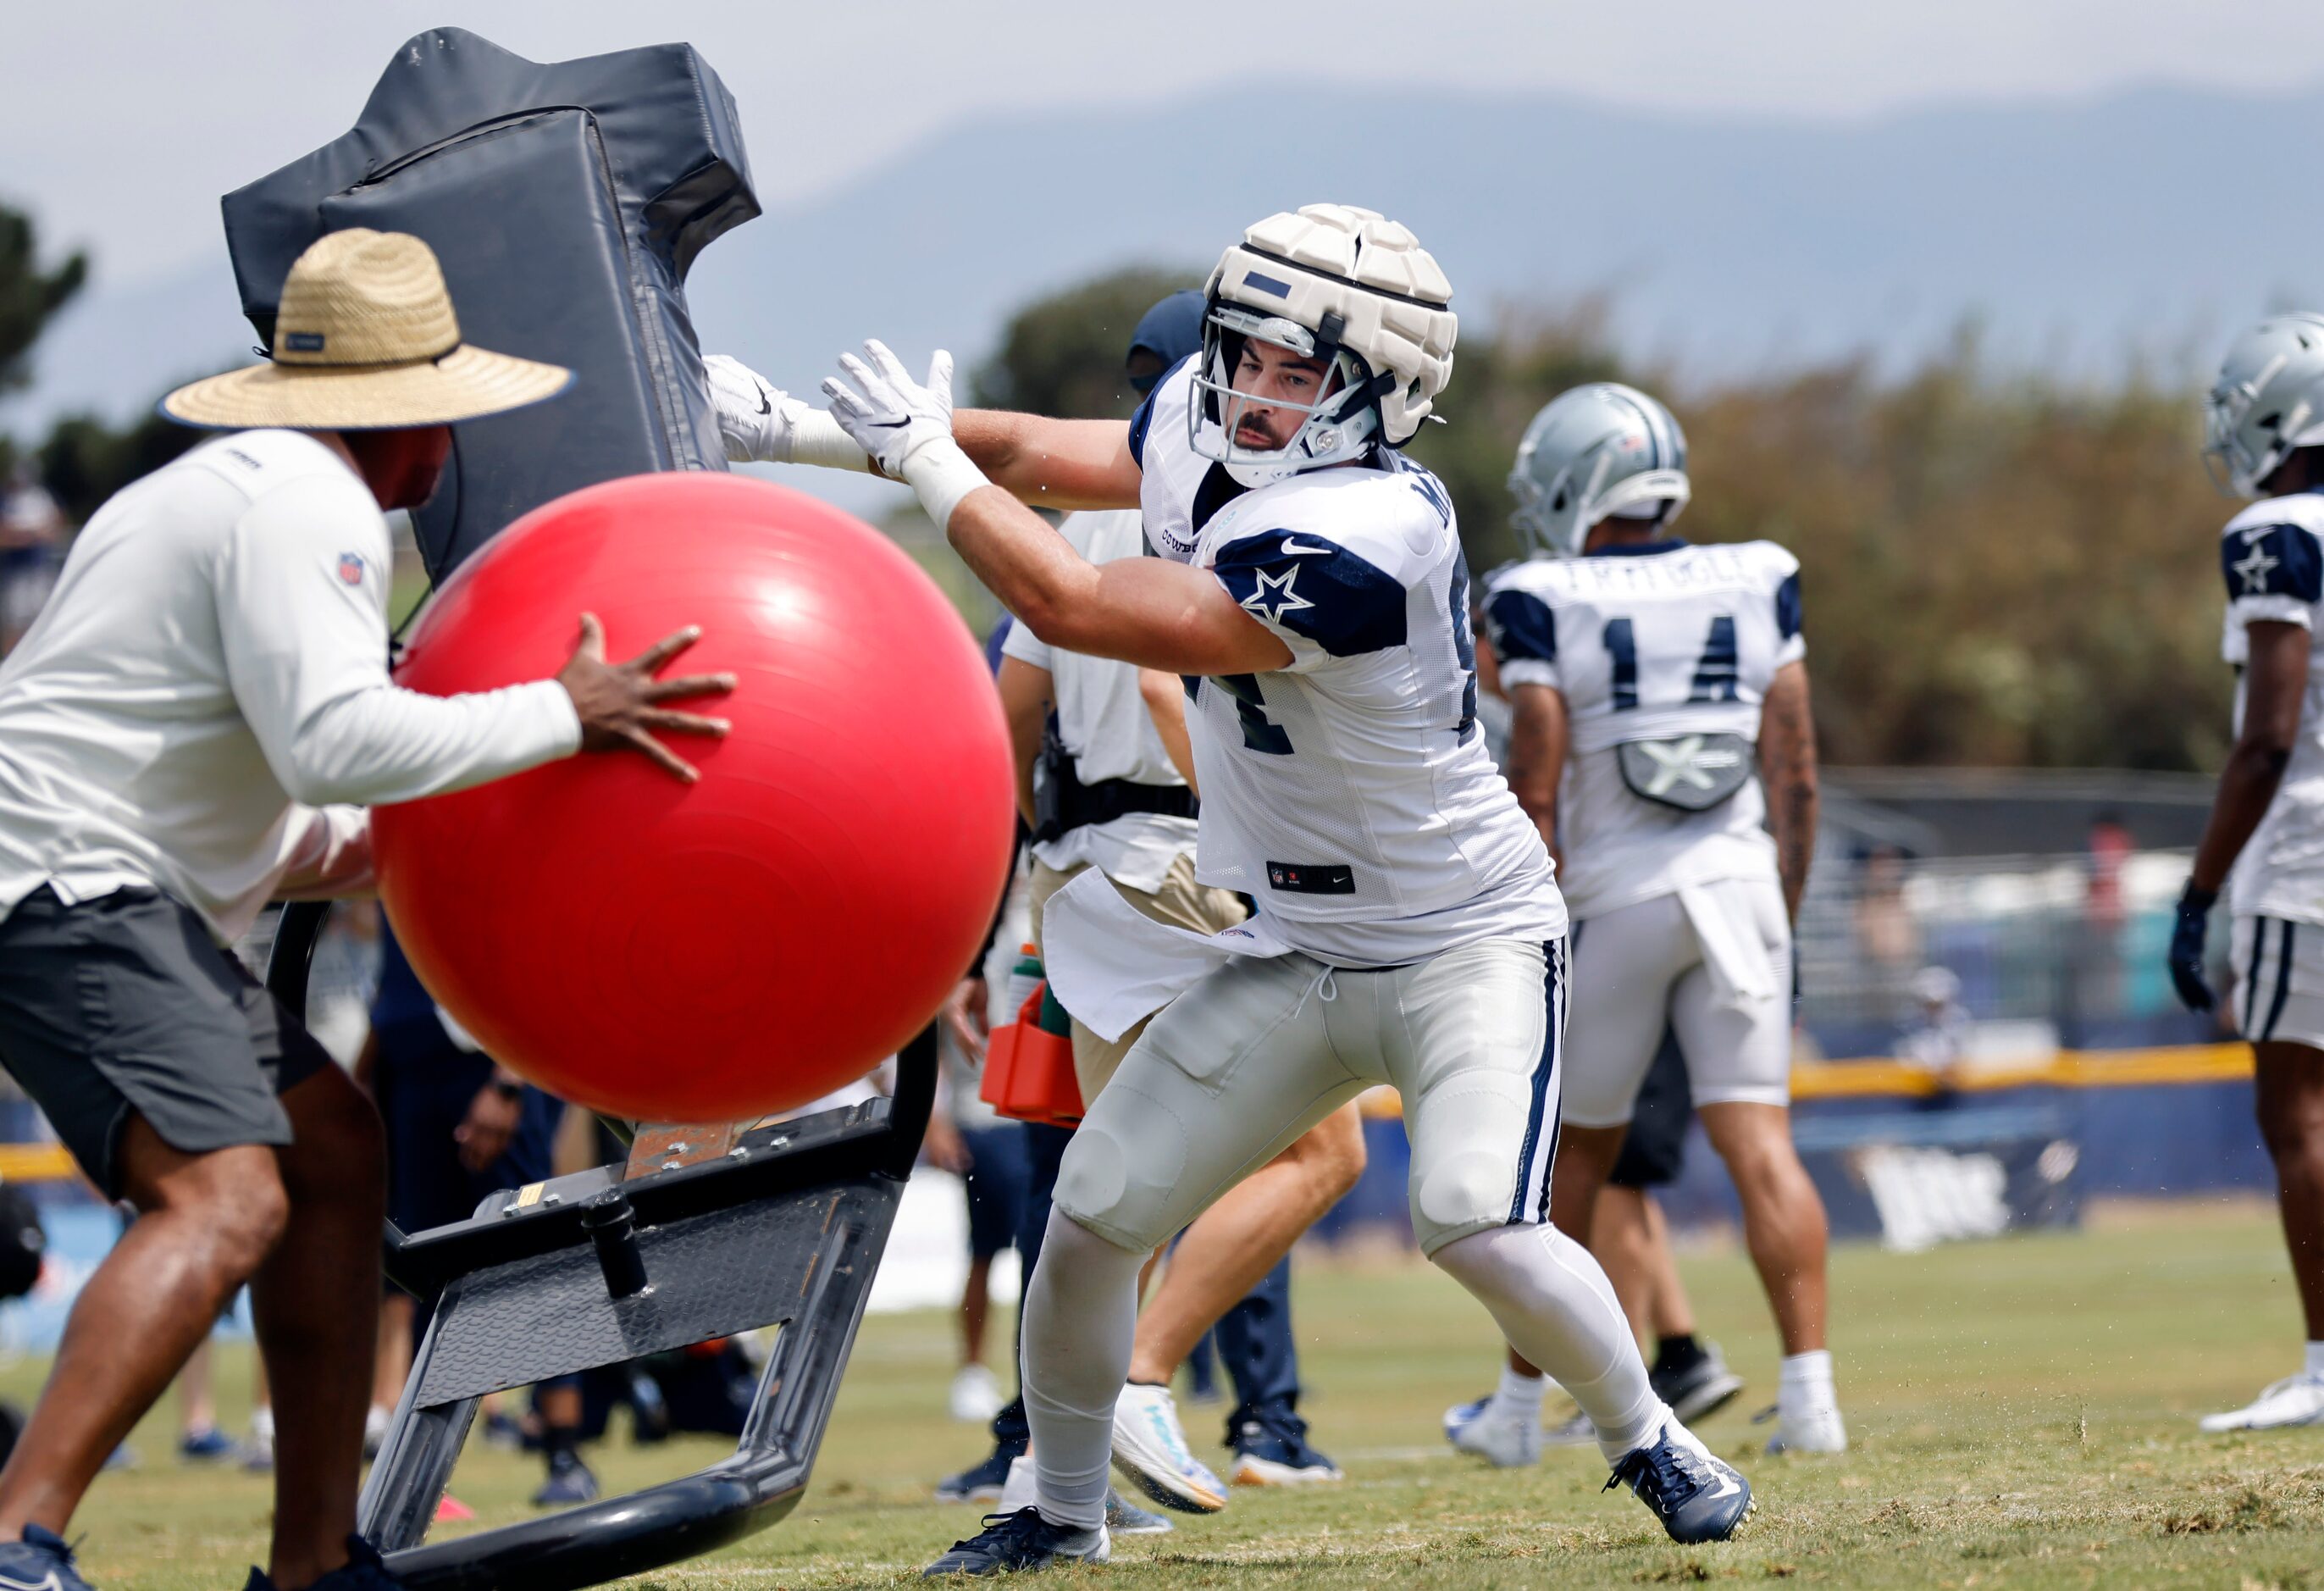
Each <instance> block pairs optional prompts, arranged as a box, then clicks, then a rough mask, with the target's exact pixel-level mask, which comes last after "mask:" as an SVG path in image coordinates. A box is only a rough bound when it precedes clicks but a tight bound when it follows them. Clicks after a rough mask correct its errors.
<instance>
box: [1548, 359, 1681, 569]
mask: <svg viewBox="0 0 2324 1591" xmlns="http://www.w3.org/2000/svg"><path fill="white" fill-rule="evenodd" d="M1509 492H1510V495H1513V496H1515V497H1516V498H1517V510H1516V512H1515V513H1511V514H1510V515H1509V519H1510V523H1514V524H1515V525H1516V526H1517V530H1518V532H1520V533H1521V534H1522V535H1523V536H1524V537H1525V539H1526V541H1527V542H1529V543H1530V544H1531V547H1532V550H1533V553H1534V555H1535V556H1542V555H1546V556H1548V557H1551V558H1575V557H1579V556H1580V555H1581V552H1582V541H1584V540H1585V539H1586V538H1587V537H1588V536H1589V534H1590V527H1591V526H1592V525H1594V524H1596V523H1598V522H1599V521H1600V520H1601V519H1605V518H1608V517H1609V516H1610V515H1614V514H1623V515H1627V516H1631V517H1643V518H1651V519H1653V520H1654V521H1655V523H1658V524H1668V523H1670V522H1671V521H1672V520H1674V519H1676V518H1677V517H1678V513H1679V510H1680V509H1682V508H1684V507H1685V506H1686V500H1687V498H1688V497H1689V496H1690V495H1692V488H1691V487H1690V486H1688V485H1687V479H1686V433H1685V432H1684V431H1682V430H1679V427H1678V421H1677V420H1675V419H1674V418H1673V416H1672V414H1671V412H1670V411H1669V410H1667V409H1665V408H1664V407H1663V406H1662V405H1661V404H1660V403H1658V402H1655V400H1654V399H1652V398H1650V397H1648V396H1646V393H1642V392H1640V391H1638V389H1637V388H1636V387H1627V386H1624V385H1622V384H1620V383H1619V382H1611V381H1602V382H1596V383H1593V384H1591V385H1589V386H1582V387H1575V388H1573V389H1572V391H1571V392H1564V393H1559V394H1558V395H1557V396H1556V397H1554V398H1553V399H1551V400H1550V402H1549V403H1548V404H1547V406H1545V408H1544V409H1543V410H1542V412H1540V413H1538V414H1536V415H1535V416H1534V417H1533V423H1532V424H1531V425H1528V426H1526V433H1525V439H1524V440H1523V441H1521V442H1519V443H1518V444H1517V464H1516V466H1515V467H1513V468H1512V469H1510V471H1509Z"/></svg>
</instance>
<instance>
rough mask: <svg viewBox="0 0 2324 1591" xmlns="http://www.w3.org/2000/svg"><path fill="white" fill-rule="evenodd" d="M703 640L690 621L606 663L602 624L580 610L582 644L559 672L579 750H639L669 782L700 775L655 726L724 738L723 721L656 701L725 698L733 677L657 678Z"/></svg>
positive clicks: (731, 687) (714, 675)
mask: <svg viewBox="0 0 2324 1591" xmlns="http://www.w3.org/2000/svg"><path fill="white" fill-rule="evenodd" d="M701 639H702V632H701V630H700V629H699V628H697V627H696V626H694V625H690V624H689V625H688V626H687V627H686V628H685V629H683V630H680V631H678V632H677V633H676V634H670V635H665V636H663V637H662V638H661V640H659V641H658V642H656V643H654V644H653V645H651V646H650V647H648V648H646V650H645V651H643V652H640V653H638V655H637V656H635V657H633V658H632V659H631V660H630V661H628V662H625V663H608V662H607V661H605V627H604V625H603V624H599V623H598V622H597V615H595V614H589V613H585V614H583V615H581V644H580V645H578V646H576V648H574V650H573V656H572V659H571V661H568V662H567V663H566V665H565V667H564V668H563V669H562V670H560V671H558V676H557V682H558V684H559V685H562V686H564V687H565V693H566V694H567V696H569V697H571V698H573V710H574V712H575V713H576V714H578V715H579V717H580V719H581V749H582V750H583V751H585V752H615V751H633V752H640V753H642V754H644V755H646V756H649V757H650V758H652V759H653V761H654V763H656V764H657V765H658V766H659V767H660V768H661V769H662V770H663V771H664V772H667V773H669V775H670V776H671V777H672V778H674V779H679V780H683V781H685V782H687V783H688V784H691V783H693V782H695V781H696V780H697V779H699V778H701V777H702V775H701V774H700V772H697V771H696V769H695V767H694V765H693V764H692V763H687V762H686V761H685V760H684V759H682V758H680V757H679V756H678V754H677V753H675V752H673V751H671V750H670V749H669V747H668V746H666V745H663V744H662V743H661V742H660V741H659V740H658V739H656V738H655V736H654V734H653V732H654V731H655V730H657V729H659V730H662V731H665V732H667V733H673V734H678V735H709V736H711V737H712V738H714V739H716V738H719V737H723V736H724V735H725V733H726V731H727V730H728V729H729V728H731V727H733V726H731V725H730V724H728V723H727V721H726V720H725V719H724V718H705V717H700V716H698V715H696V714H694V713H675V712H671V711H670V710H669V708H664V707H662V706H661V705H660V704H661V703H663V702H666V701H675V700H678V699H679V698H685V697H689V696H724V695H725V694H726V693H727V692H728V691H730V690H732V689H734V676H733V675H732V674H687V675H683V676H680V677H679V678H678V679H674V680H663V679H658V678H656V676H657V675H659V673H660V672H661V669H662V666H663V665H664V664H665V663H668V662H669V661H670V660H671V659H673V658H675V657H677V656H678V653H680V652H684V651H685V650H686V649H687V647H689V646H692V645H693V644H694V643H696V642H697V641H699V640H701Z"/></svg>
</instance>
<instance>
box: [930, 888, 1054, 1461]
mask: <svg viewBox="0 0 2324 1591" xmlns="http://www.w3.org/2000/svg"><path fill="white" fill-rule="evenodd" d="M1024 893H1025V892H1024V887H1023V883H1022V876H1021V874H1019V878H1018V881H1017V882H1016V883H1012V885H1011V888H1010V899H1009V902H1008V904H1007V905H1006V906H1005V907H1004V908H1003V910H1002V913H1001V916H1002V922H1003V927H1004V930H1007V929H1014V928H1021V927H1022V925H1023V920H1024V916H1025V911H1024ZM1019 942H1020V941H1019V938H1018V936H1017V935H1016V934H1014V933H1013V932H1010V931H1004V932H1002V933H1001V934H1000V935H999V936H997V939H996V944H995V948H994V950H993V952H992V954H991V956H989V957H987V969H988V971H987V972H981V973H980V974H979V975H978V976H972V977H966V978H963V979H962V980H961V982H960V985H959V986H958V987H957V988H955V989H954V991H953V996H952V998H951V999H950V1000H949V1001H947V1002H946V1003H945V1013H944V1021H943V1022H942V1023H941V1024H940V1026H939V1028H938V1041H939V1043H940V1044H941V1046H942V1050H943V1055H944V1062H945V1084H946V1088H945V1107H944V1109H942V1110H941V1111H940V1112H939V1113H938V1114H937V1115H936V1117H935V1118H934V1119H932V1120H931V1121H930V1122H929V1123H928V1145H927V1153H928V1159H929V1161H931V1162H932V1163H934V1164H936V1165H937V1166H940V1167H942V1168H943V1169H944V1170H948V1171H951V1172H953V1173H954V1175H956V1176H958V1177H959V1178H960V1179H961V1184H962V1187H963V1189H964V1191H965V1193H966V1196H967V1202H968V1280H967V1282H966V1283H965V1285H964V1288H963V1290H962V1292H961V1300H960V1368H959V1370H958V1371H957V1372H956V1373H955V1374H954V1376H953V1379H952V1394H951V1399H950V1407H951V1412H952V1417H953V1418H954V1420H959V1421H961V1422H962V1423H963V1424H964V1425H982V1424H984V1423H985V1422H986V1421H987V1420H991V1418H992V1417H993V1416H994V1415H996V1414H998V1413H1000V1412H1001V1406H1002V1404H1003V1403H1004V1402H1005V1401H1006V1400H1005V1399H1003V1398H1002V1397H1001V1383H1000V1381H999V1379H998V1378H997V1377H996V1376H994V1374H992V1372H991V1369H990V1368H989V1367H987V1365H986V1364H985V1362H984V1349H985V1340H986V1329H987V1325H988V1323H989V1321H990V1320H991V1312H992V1262H993V1261H994V1260H996V1259H998V1258H999V1257H1000V1256H1001V1253H1002V1252H1003V1251H1005V1250H1008V1249H1011V1248H1014V1247H1016V1245H1017V1235H1018V1229H1019V1226H1021V1225H1022V1224H1023V1220H1024V1212H1025V1200H1026V1197H1027V1191H1028V1184H1029V1182H1030V1180H1031V1177H1032V1166H1031V1161H1030V1159H1029V1157H1028V1152H1027V1149H1026V1143H1025V1125H1024V1124H1023V1123H1021V1122H1012V1121H1010V1120H1009V1119H1008V1118H1007V1117H1005V1116H1003V1115H1001V1113H1000V1112H998V1111H996V1110H994V1109H993V1108H992V1107H991V1105H987V1104H985V1103H984V1101H983V1099H982V1097H980V1096H979V1094H978V1073H979V1071H980V1070H981V1069H982V1067H983V1065H984V1041H985V1035H986V1033H987V1032H988V1031H990V1022H991V1016H992V1015H993V1014H994V1013H993V1012H992V1009H991V1007H992V1005H993V1004H995V1002H996V1000H999V999H1000V995H999V994H996V993H995V991H996V990H999V991H1005V990H1006V989H1007V988H1008V986H1009V985H1008V981H1007V979H1006V977H1005V976H1004V977H1003V978H1002V979H1001V980H1000V981H999V982H998V983H997V984H993V985H988V976H989V968H990V967H991V965H992V964H993V963H996V962H997V963H998V964H999V966H1000V968H1001V972H1002V973H1003V974H1004V975H1005V974H1006V972H1007V971H1008V968H1009V967H1010V965H1011V964H1012V963H1013V961H1014V959H1015V957H1013V956H1010V955H1007V954H1005V948H1006V947H1008V946H1010V945H1013V944H1016V943H1019ZM1004 1003H1005V1002H1004ZM1000 1014H1001V1020H1002V1021H1003V1022H1007V1021H1010V1020H1013V1018H1014V1015H1015V1013H1013V1012H1005V1013H1000ZM1018 1257H1019V1262H1020V1263H1019V1268H1018V1274H1019V1278H1020V1279H1021V1278H1022V1277H1024V1276H1025V1275H1028V1274H1029V1273H1030V1269H1031V1268H1030V1267H1029V1266H1027V1265H1025V1264H1023V1263H1022V1261H1023V1258H1024V1256H1023V1255H1022V1254H1021V1253H1020V1254H1019V1256H1018Z"/></svg>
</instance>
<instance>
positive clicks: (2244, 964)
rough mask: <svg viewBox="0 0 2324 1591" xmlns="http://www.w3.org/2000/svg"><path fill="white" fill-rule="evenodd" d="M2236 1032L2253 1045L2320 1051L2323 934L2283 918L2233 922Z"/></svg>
mask: <svg viewBox="0 0 2324 1591" xmlns="http://www.w3.org/2000/svg"><path fill="white" fill-rule="evenodd" d="M2230 948H2231V951H2232V954H2233V957H2234V962H2235V969H2236V990H2235V996H2234V999H2235V1007H2236V1031H2238V1032H2240V1033H2241V1034H2242V1035H2243V1036H2244V1037H2245V1038H2246V1039H2247V1040H2249V1041H2251V1042H2253V1043H2255V1044H2268V1043H2275V1044H2305V1045H2307V1046H2308V1047H2309V1048H2310V1049H2311V1050H2324V928H2319V927H2317V926H2316V925H2315V924H2314V923H2312V922H2292V921H2291V920H2287V919H2285V918H2282V917H2237V918H2236V920H2235V932H2234V934H2233V935H2232V936H2230Z"/></svg>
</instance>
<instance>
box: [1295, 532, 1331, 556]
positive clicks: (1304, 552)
mask: <svg viewBox="0 0 2324 1591" xmlns="http://www.w3.org/2000/svg"><path fill="white" fill-rule="evenodd" d="M1283 556H1284V557H1286V558H1329V557H1331V556H1332V549H1331V548H1329V547H1302V546H1301V545H1299V543H1298V542H1296V541H1293V540H1292V539H1291V538H1290V537H1288V536H1286V537H1284V538H1283Z"/></svg>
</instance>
